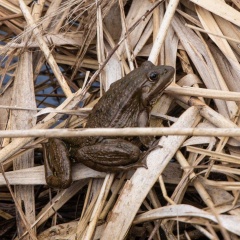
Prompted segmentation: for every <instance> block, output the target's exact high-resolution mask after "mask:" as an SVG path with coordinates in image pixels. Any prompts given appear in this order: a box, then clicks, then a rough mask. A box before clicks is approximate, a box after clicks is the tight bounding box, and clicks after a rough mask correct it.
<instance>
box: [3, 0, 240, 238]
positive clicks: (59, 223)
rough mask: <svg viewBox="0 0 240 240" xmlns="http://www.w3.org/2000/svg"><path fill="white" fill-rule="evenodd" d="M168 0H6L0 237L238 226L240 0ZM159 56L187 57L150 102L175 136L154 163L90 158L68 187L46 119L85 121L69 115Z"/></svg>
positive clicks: (234, 233)
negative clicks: (129, 164)
mask: <svg viewBox="0 0 240 240" xmlns="http://www.w3.org/2000/svg"><path fill="white" fill-rule="evenodd" d="M168 2H169V4H167V3H166V1H157V0H155V1H148V0H132V1H127V2H126V1H121V0H119V1H114V0H111V1H107V0H101V1H100V0H99V1H93V0H89V1H83V0H68V1H59V0H54V1H51V0H39V1H31V0H28V1H23V0H18V1H17V0H1V1H0V30H1V31H0V43H1V45H0V58H1V59H0V60H1V68H0V87H1V91H0V92H1V96H0V116H1V118H0V130H3V131H5V134H4V133H3V134H2V135H0V136H1V137H2V141H1V143H2V149H1V150H0V163H1V169H2V173H1V175H0V185H1V187H0V239H12V238H13V237H16V236H18V237H19V238H20V237H23V236H24V237H23V238H21V239H57V238H58V237H59V236H60V237H61V239H99V238H101V239H124V238H125V237H126V239H138V238H139V237H142V239H238V238H239V236H240V229H239V224H240V216H238V215H240V210H239V203H240V202H239V190H240V183H239V181H240V177H239V176H238V175H240V170H239V166H240V165H239V159H240V150H239V146H240V143H239V141H240V134H239V129H238V125H239V106H238V102H239V100H240V82H239V79H240V66H239V59H240V55H239V53H240V51H239V42H240V32H239V27H240V14H239V8H240V3H239V1H238V0H228V1H221V0H211V1H209V0H202V1H195V0H191V1H186V0H180V1H177V0H170V1H168ZM26 4H27V5H26ZM147 59H149V60H150V61H152V62H153V63H155V64H161V65H171V66H174V67H175V69H176V77H175V83H173V84H172V85H171V86H169V87H168V88H167V89H166V91H165V94H164V95H162V96H161V98H160V99H159V100H158V101H157V102H156V104H155V105H154V107H153V109H152V112H151V115H152V118H151V127H160V128H159V135H164V134H165V136H162V137H161V138H160V140H159V145H161V147H159V148H154V149H153V150H152V151H151V152H150V153H149V155H148V156H147V165H148V169H145V168H139V169H137V170H136V171H131V172H128V173H120V174H107V173H99V172H97V171H94V170H92V169H89V168H87V167H85V166H83V165H82V164H81V163H79V164H75V165H74V166H73V179H74V183H73V184H72V185H71V186H70V187H69V188H68V189H66V190H61V191H57V190H54V189H49V188H48V186H46V182H45V178H44V169H43V165H42V162H43V161H42V146H41V144H40V143H41V142H44V141H46V138H45V137H46V136H48V137H49V136H51V135H49V134H51V132H47V131H46V133H44V132H42V131H44V129H48V128H56V129H58V133H60V134H62V135H65V136H66V135H68V134H73V133H72V131H69V130H66V129H65V130H62V131H61V128H66V126H67V128H75V127H82V126H84V124H85V122H86V117H87V114H88V113H89V111H91V108H92V106H93V105H94V104H95V103H96V102H97V100H98V98H99V97H100V96H101V95H102V94H104V92H105V91H106V90H107V89H108V88H109V86H110V84H111V83H112V82H114V81H116V80H117V79H120V78H121V77H123V76H124V75H125V74H127V73H128V72H130V71H131V70H133V69H134V68H136V67H137V66H139V65H140V64H141V63H142V62H143V61H145V60H147ZM79 103H80V105H79ZM79 106H81V108H79ZM109 111H110V110H109ZM69 116H71V117H69ZM161 127H165V128H166V130H164V129H161ZM167 127H169V128H167ZM185 128H187V129H188V130H189V131H185V130H186V129H185ZM192 128H196V129H195V130H193V129H192ZM227 128H228V129H229V128H230V129H229V131H228V129H227ZM27 129H31V131H30V130H29V131H27ZM184 129H185V130H184ZM16 130H21V133H20V135H18V134H19V132H18V131H16ZM234 130H235V131H234ZM99 131H101V129H99ZM126 131H127V130H126ZM129 131H130V130H129ZM141 131H142V132H141V133H139V135H140V134H145V132H146V131H145V132H144V130H141ZM150 131H153V130H152V129H149V131H148V133H150V134H151V132H150ZM184 131H185V132H184ZM1 132H2V131H0V134H1ZM52 132H53V133H54V131H52ZM79 132H81V131H79ZM105 132H106V131H105ZM180 132H181V134H180ZM40 133H41V135H40ZM86 133H87V134H88V133H89V134H91V132H90V131H89V132H86ZM86 133H85V134H86ZM130 133H131V132H130ZM174 133H175V134H174ZM197 133H198V136H193V135H195V134H196V135H197ZM11 134H13V135H11ZM14 134H15V135H14ZM38 134H39V135H38ZM56 134H57V133H56ZM79 134H81V133H79ZM110 134H117V130H114V129H112V130H111V133H110ZM134 134H138V133H136V132H135V133H134ZM167 134H169V135H167ZM199 135H200V136H199ZM13 136H17V137H18V138H13ZM36 136H37V137H36ZM19 137H24V138H19ZM15 208H16V209H17V211H16V212H17V213H16V212H15ZM238 212H239V214H238ZM16 226H17V228H16ZM14 234H16V235H14Z"/></svg>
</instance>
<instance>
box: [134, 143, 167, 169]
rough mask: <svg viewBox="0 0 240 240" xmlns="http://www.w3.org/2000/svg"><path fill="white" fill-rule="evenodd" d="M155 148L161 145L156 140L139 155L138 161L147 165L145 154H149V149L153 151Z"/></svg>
mask: <svg viewBox="0 0 240 240" xmlns="http://www.w3.org/2000/svg"><path fill="white" fill-rule="evenodd" d="M157 148H162V146H161V145H159V144H158V141H155V144H154V146H152V147H151V148H149V149H148V150H147V151H146V152H144V153H143V154H142V156H141V157H140V160H139V161H141V162H142V164H144V165H145V166H147V156H148V154H149V153H150V152H151V151H153V150H155V149H157ZM146 168H147V167H146Z"/></svg>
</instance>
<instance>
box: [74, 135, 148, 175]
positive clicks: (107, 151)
mask: <svg viewBox="0 0 240 240" xmlns="http://www.w3.org/2000/svg"><path fill="white" fill-rule="evenodd" d="M72 151H74V152H71V156H73V158H74V159H75V160H76V161H78V162H82V163H83V164H84V165H86V166H88V167H90V168H92V169H94V170H97V171H103V172H119V171H126V170H130V169H136V168H137V167H146V166H145V164H144V163H141V162H138V160H140V150H139V148H138V147H137V146H136V145H134V144H132V143H131V142H129V141H127V140H124V139H104V140H103V141H101V142H99V143H96V144H94V145H90V146H84V147H82V148H80V149H75V150H72Z"/></svg>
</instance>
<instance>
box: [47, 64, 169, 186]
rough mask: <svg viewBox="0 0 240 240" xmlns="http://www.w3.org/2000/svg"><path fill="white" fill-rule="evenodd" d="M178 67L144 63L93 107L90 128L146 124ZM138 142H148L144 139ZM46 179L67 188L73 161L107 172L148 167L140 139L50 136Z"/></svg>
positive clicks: (52, 184) (88, 125) (52, 183)
mask: <svg viewBox="0 0 240 240" xmlns="http://www.w3.org/2000/svg"><path fill="white" fill-rule="evenodd" d="M173 75H174V68H173V67H170V66H155V65H153V64H152V63H151V62H149V61H146V62H144V63H143V64H142V65H141V67H139V68H137V69H135V70H133V71H132V72H130V73H129V74H128V75H126V76H125V77H124V78H122V79H120V80H118V81H116V82H115V83H113V84H112V85H111V87H110V89H109V90H108V91H107V92H106V93H105V94H104V95H103V97H102V98H101V99H100V100H99V101H98V103H97V104H96V105H95V106H94V107H93V109H92V111H91V113H90V115H89V117H88V121H87V124H86V128H111V127H114V128H124V127H146V126H148V122H149V111H150V109H151V102H152V100H153V99H155V98H156V97H157V96H159V95H160V94H161V93H162V92H163V90H164V89H165V88H166V87H167V86H168V85H169V84H170V83H171V82H172V79H173ZM137 142H141V143H143V144H144V145H146V144H147V143H146V142H148V141H147V140H146V139H144V138H138V141H137ZM44 152H45V154H44V158H45V172H46V181H47V183H48V185H49V186H51V187H56V188H67V187H69V185H70V184H71V182H72V177H71V160H74V161H77V162H81V163H83V164H85V165H86V166H88V167H90V168H92V169H95V170H98V171H106V172H119V171H126V170H129V169H132V168H137V167H141V166H144V164H143V163H141V157H140V156H141V151H140V149H139V144H137V143H136V138H135V140H133V138H120V137H79V138H63V139H56V138H54V139H50V140H49V142H48V143H47V144H45V146H44Z"/></svg>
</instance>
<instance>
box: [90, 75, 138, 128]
mask: <svg viewBox="0 0 240 240" xmlns="http://www.w3.org/2000/svg"><path fill="white" fill-rule="evenodd" d="M138 80H139V79H136V76H134V75H133V76H129V75H127V76H126V77H124V78H122V79H120V80H118V81H116V82H115V83H113V84H112V85H111V87H110V89H109V90H108V91H107V92H106V93H105V94H104V95H103V97H102V98H101V99H100V100H99V102H98V103H97V104H96V105H95V106H94V108H93V109H92V111H91V113H90V115H89V118H88V122H87V126H86V127H90V128H91V127H94V128H96V127H126V126H134V125H135V124H136V121H137V116H138V112H139V111H140V107H141V106H140V102H141V101H140V97H141V95H140V94H139V90H140V86H139V84H138ZM130 117H131V119H129V118H130Z"/></svg>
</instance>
